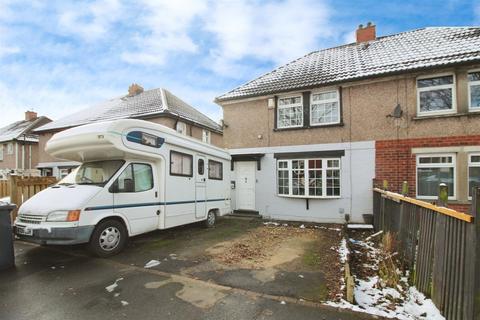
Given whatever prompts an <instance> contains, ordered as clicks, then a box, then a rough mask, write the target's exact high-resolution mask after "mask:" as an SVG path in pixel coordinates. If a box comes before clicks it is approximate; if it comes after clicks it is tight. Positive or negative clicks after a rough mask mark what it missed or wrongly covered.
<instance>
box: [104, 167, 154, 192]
mask: <svg viewBox="0 0 480 320" xmlns="http://www.w3.org/2000/svg"><path fill="white" fill-rule="evenodd" d="M152 188H153V174H152V167H151V166H150V165H148V164H142V163H132V164H130V165H128V167H126V168H125V170H123V172H122V173H121V174H120V176H119V177H118V178H117V180H116V181H115V182H114V184H113V186H112V191H113V192H114V193H123V192H143V191H147V190H150V189H152Z"/></svg>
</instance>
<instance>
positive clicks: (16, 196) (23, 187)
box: [9, 176, 57, 220]
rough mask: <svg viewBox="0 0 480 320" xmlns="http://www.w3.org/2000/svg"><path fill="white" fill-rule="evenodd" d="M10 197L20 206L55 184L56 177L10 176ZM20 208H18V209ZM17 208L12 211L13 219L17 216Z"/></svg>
mask: <svg viewBox="0 0 480 320" xmlns="http://www.w3.org/2000/svg"><path fill="white" fill-rule="evenodd" d="M9 182H10V198H11V200H10V201H11V202H12V203H15V204H16V205H17V208H19V207H20V206H21V205H22V203H24V202H25V201H27V200H28V199H30V198H31V197H33V196H34V195H35V194H36V193H38V192H40V191H42V190H43V189H46V188H48V187H49V186H51V185H53V184H55V183H56V182H57V179H55V178H54V177H19V176H11V177H10V181H9ZM17 210H18V209H17ZM17 210H14V211H13V212H12V219H13V220H14V219H15V217H16V216H17Z"/></svg>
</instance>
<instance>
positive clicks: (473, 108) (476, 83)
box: [467, 69, 480, 159]
mask: <svg viewBox="0 0 480 320" xmlns="http://www.w3.org/2000/svg"><path fill="white" fill-rule="evenodd" d="M469 73H480V69H473V70H468V71H467V83H468V85H467V86H468V111H469V112H480V107H472V96H471V89H470V88H471V86H472V85H473V86H480V80H477V81H470V80H468V74H469ZM469 159H470V158H469Z"/></svg>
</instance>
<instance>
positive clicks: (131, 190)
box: [110, 163, 160, 234]
mask: <svg viewBox="0 0 480 320" xmlns="http://www.w3.org/2000/svg"><path fill="white" fill-rule="evenodd" d="M155 174H156V172H155V168H154V166H152V165H150V164H148V163H130V164H129V165H128V166H127V167H125V169H123V171H122V173H120V175H119V176H118V178H117V179H116V180H115V182H114V183H113V184H112V186H111V187H110V192H112V193H113V207H114V210H115V212H118V213H120V214H122V215H123V216H125V217H126V218H127V219H128V222H129V224H130V228H131V230H132V233H133V234H139V233H144V232H148V231H152V230H155V229H157V226H158V220H159V213H160V211H159V210H160V203H159V200H158V199H159V198H158V184H157V183H156V181H155V179H154V177H155V176H156V175H155Z"/></svg>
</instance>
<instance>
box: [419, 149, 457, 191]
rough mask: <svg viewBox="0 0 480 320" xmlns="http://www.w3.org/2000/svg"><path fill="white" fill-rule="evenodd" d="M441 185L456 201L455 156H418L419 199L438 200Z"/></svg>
mask: <svg viewBox="0 0 480 320" xmlns="http://www.w3.org/2000/svg"><path fill="white" fill-rule="evenodd" d="M440 183H445V184H446V185H447V186H448V197H449V198H451V199H455V187H456V186H455V154H440V155H436V154H434V155H430V154H429V155H417V198H423V199H437V197H438V186H439V184H440Z"/></svg>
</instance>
